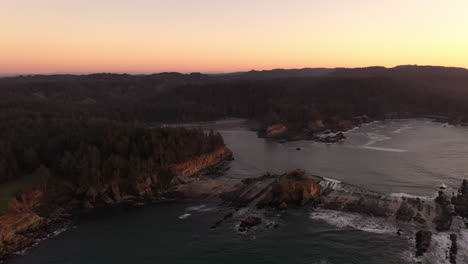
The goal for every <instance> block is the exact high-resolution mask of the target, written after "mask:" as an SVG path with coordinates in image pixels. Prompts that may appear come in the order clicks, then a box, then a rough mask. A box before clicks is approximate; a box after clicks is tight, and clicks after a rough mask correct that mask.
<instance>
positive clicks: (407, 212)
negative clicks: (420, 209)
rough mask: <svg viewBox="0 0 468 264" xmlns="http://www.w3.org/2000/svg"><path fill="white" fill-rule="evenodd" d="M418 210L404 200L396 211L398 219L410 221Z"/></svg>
mask: <svg viewBox="0 0 468 264" xmlns="http://www.w3.org/2000/svg"><path fill="white" fill-rule="evenodd" d="M415 214H416V212H415V211H414V209H413V208H411V207H410V206H408V203H407V202H406V201H403V202H402V203H401V205H400V208H398V210H397V212H396V219H397V220H400V221H404V222H409V221H411V220H412V219H413V217H414V216H415Z"/></svg>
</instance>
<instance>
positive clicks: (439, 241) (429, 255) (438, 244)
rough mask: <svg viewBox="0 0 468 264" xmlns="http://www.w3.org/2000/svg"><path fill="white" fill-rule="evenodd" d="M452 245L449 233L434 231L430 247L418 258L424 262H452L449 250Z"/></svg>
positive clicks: (444, 263) (430, 263) (427, 263)
mask: <svg viewBox="0 0 468 264" xmlns="http://www.w3.org/2000/svg"><path fill="white" fill-rule="evenodd" d="M451 245H452V242H451V241H450V234H449V233H433V234H432V239H431V245H430V246H429V249H428V250H427V252H426V253H425V254H424V255H423V256H422V257H420V258H418V259H419V260H420V261H421V262H422V263H423V264H433V263H437V264H450V262H449V251H450V247H451Z"/></svg>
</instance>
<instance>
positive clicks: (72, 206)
mask: <svg viewBox="0 0 468 264" xmlns="http://www.w3.org/2000/svg"><path fill="white" fill-rule="evenodd" d="M213 153H215V155H214V157H213V158H211V159H210V158H209V156H210V154H213ZM201 156H202V157H203V161H204V162H205V163H204V164H203V165H202V166H198V167H197V168H196V169H195V170H191V171H190V173H189V174H184V175H177V174H175V175H174V179H179V180H177V181H173V182H171V183H170V185H169V186H167V187H163V188H160V189H158V190H157V191H156V192H154V191H152V192H151V194H150V193H148V192H145V193H142V195H141V196H137V195H135V196H132V195H122V197H121V199H120V200H115V201H113V202H107V203H106V202H104V203H101V204H95V205H92V204H90V203H89V201H87V200H86V199H87V198H84V200H83V203H78V202H76V201H75V199H73V200H71V201H70V202H69V203H67V205H66V206H59V207H55V208H48V210H50V211H51V213H50V214H48V215H47V214H44V213H43V212H37V211H38V209H37V208H33V207H31V208H27V209H23V211H19V212H18V211H16V212H15V211H13V210H9V211H7V212H5V213H4V214H2V215H0V235H1V236H0V263H5V262H7V261H8V260H10V259H12V258H14V257H15V256H18V255H20V254H21V253H24V252H26V251H27V250H28V249H30V248H32V247H34V246H35V245H37V244H38V243H40V242H41V241H43V240H46V239H48V238H52V237H54V236H55V235H57V234H56V232H57V231H58V230H62V229H64V228H66V226H67V225H70V223H72V222H73V221H74V219H75V218H76V217H78V216H79V215H82V214H85V213H87V212H90V211H92V210H99V209H102V208H109V207H117V206H128V205H129V206H141V204H142V203H162V202H173V201H176V200H177V199H178V198H174V197H171V195H172V193H173V190H174V189H175V188H177V186H178V185H179V184H181V182H180V179H182V178H183V179H185V180H186V179H189V178H196V177H197V175H203V174H207V175H211V174H213V173H216V171H217V170H222V169H223V167H225V165H226V164H227V163H228V162H229V161H231V160H232V159H233V158H232V152H231V151H230V150H229V149H228V148H227V147H226V146H223V147H220V148H218V149H216V150H215V151H213V152H210V153H205V154H202V155H201ZM193 160H195V164H196V163H197V162H199V160H200V157H195V158H193V159H192V160H189V161H186V162H184V163H183V164H186V163H190V162H193ZM177 165H178V164H176V165H174V166H177ZM176 173H177V172H176ZM151 184H152V183H150V185H151ZM145 187H148V186H145ZM41 188H42V187H39V186H36V187H34V188H32V189H30V190H29V191H30V193H38V192H39V191H38V189H41ZM21 195H22V196H25V197H28V195H30V194H26V191H25V192H23V193H22V194H21ZM40 197H42V196H40ZM28 198H29V197H28ZM35 198H37V197H35ZM15 199H16V198H15ZM82 205H84V206H82ZM89 205H91V206H89ZM42 206H47V205H44V204H43V205H42ZM39 211H40V210H39Z"/></svg>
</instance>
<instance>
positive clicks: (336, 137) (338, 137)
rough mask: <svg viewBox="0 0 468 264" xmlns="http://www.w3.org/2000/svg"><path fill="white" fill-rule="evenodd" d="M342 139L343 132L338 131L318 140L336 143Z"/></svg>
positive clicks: (343, 136)
mask: <svg viewBox="0 0 468 264" xmlns="http://www.w3.org/2000/svg"><path fill="white" fill-rule="evenodd" d="M343 139H346V137H345V135H344V134H343V132H338V133H336V134H335V135H332V136H327V137H322V138H319V139H318V141H320V142H324V143H336V142H339V141H341V140H343Z"/></svg>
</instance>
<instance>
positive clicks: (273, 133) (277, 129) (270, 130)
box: [265, 123, 288, 138]
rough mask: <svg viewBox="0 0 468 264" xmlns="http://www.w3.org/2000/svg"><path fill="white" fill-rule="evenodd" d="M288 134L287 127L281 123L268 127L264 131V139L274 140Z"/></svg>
mask: <svg viewBox="0 0 468 264" xmlns="http://www.w3.org/2000/svg"><path fill="white" fill-rule="evenodd" d="M287 132H288V127H287V126H286V125H284V124H282V123H278V124H274V125H271V126H268V127H267V128H266V130H265V135H266V137H269V138H274V137H280V136H283V135H285V134H286V133H287Z"/></svg>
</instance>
